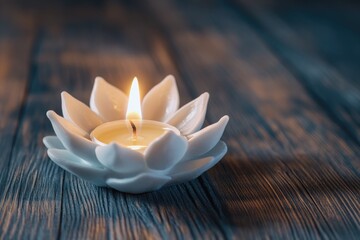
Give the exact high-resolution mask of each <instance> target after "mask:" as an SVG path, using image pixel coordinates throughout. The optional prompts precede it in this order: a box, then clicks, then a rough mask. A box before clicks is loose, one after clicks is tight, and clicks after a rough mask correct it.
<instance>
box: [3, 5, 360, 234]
mask: <svg viewBox="0 0 360 240" xmlns="http://www.w3.org/2000/svg"><path fill="white" fill-rule="evenodd" d="M359 12H360V5H359V4H358V3H356V2H342V3H341V4H340V3H336V2H327V1H326V2H325V1H318V2H313V3H311V2H304V3H302V2H300V1H261V0H257V1H245V0H226V1H200V0H199V1H180V0H179V1H150V0H147V1H140V0H139V1H127V2H120V1H96V0H94V1H58V2H56V1H5V0H0V149H1V150H2V153H1V155H0V239H132V238H138V239H144V238H149V239H151V238H153V239H191V238H193V239H270V238H271V239H293V238H295V239H357V238H358V237H359V235H360V148H359V145H360V127H359V125H360V92H359V91H360V81H359V80H358V78H359V75H360V14H359ZM167 74H173V75H174V76H175V77H176V78H177V82H178V86H179V91H180V95H181V103H182V104H184V103H186V102H187V101H189V100H190V99H193V98H195V97H197V96H198V95H199V94H201V93H202V92H204V91H208V92H209V93H210V94H211V97H210V104H209V110H208V114H207V122H214V121H216V120H217V119H219V118H220V117H221V116H222V115H225V114H228V115H230V118H231V119H230V122H229V125H228V127H227V130H226V132H225V134H224V137H223V139H224V140H225V141H226V142H227V144H228V147H229V152H228V154H227V155H226V156H225V157H224V159H223V160H222V161H221V162H220V163H219V164H217V165H216V166H215V167H214V168H212V169H211V170H210V171H208V172H207V173H205V174H203V175H202V176H201V177H199V178H198V179H196V180H194V181H191V182H188V183H184V184H180V185H177V186H172V187H167V188H164V189H163V190H160V191H158V192H153V193H147V194H140V195H130V194H124V193H120V192H117V191H114V190H112V189H107V188H99V187H96V186H94V185H92V184H90V183H88V182H85V181H83V180H81V179H79V178H77V177H75V176H73V175H71V174H70V173H68V172H65V171H63V170H62V169H61V168H59V167H57V166H56V165H55V164H54V163H52V162H51V161H50V160H49V158H48V157H47V155H46V149H45V147H44V146H43V144H42V138H43V137H44V136H45V135H49V134H52V129H51V125H50V123H49V121H48V120H47V118H46V117H45V112H46V110H48V109H53V110H55V111H57V112H60V92H61V91H63V90H66V91H68V92H70V93H71V94H73V95H74V96H76V97H78V98H79V99H81V100H83V101H84V102H88V100H89V96H90V92H91V88H92V84H93V81H94V78H95V76H98V75H100V76H103V77H104V78H105V79H107V80H108V81H109V82H111V83H112V84H114V85H116V86H118V87H119V88H122V89H126V88H127V87H128V85H129V81H131V79H132V78H133V76H135V75H136V76H137V77H138V78H139V79H140V80H141V83H142V88H143V89H144V90H145V91H146V90H148V89H149V88H150V87H151V86H152V85H154V84H156V83H157V82H159V81H160V80H161V79H162V78H163V77H164V76H166V75H167Z"/></svg>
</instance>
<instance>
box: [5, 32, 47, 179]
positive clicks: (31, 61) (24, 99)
mask: <svg viewBox="0 0 360 240" xmlns="http://www.w3.org/2000/svg"><path fill="white" fill-rule="evenodd" d="M39 42H40V34H39V32H37V33H35V35H34V38H33V41H32V45H31V47H30V53H29V59H28V63H29V64H28V65H29V71H28V74H27V77H26V84H25V88H24V92H23V97H22V99H21V105H20V109H19V113H18V118H17V122H16V127H15V132H14V136H13V138H12V140H11V150H10V154H9V158H8V164H7V168H9V166H10V164H11V159H12V157H13V155H14V146H15V144H16V141H17V139H18V137H19V131H20V128H21V124H22V122H23V120H24V115H25V110H26V104H27V100H28V97H29V92H30V88H31V84H32V80H33V76H34V74H35V72H36V66H35V65H34V60H35V58H36V56H37V53H38V50H39V47H40V44H39ZM8 174H9V172H6V176H7V177H8Z"/></svg>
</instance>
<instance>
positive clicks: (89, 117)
mask: <svg viewBox="0 0 360 240" xmlns="http://www.w3.org/2000/svg"><path fill="white" fill-rule="evenodd" d="M61 107H62V112H63V116H64V118H65V119H67V120H69V121H71V122H72V123H74V124H75V125H77V126H78V127H80V128H81V129H83V130H84V131H86V132H87V133H90V132H91V131H92V130H93V129H94V128H96V127H97V126H99V125H100V124H101V123H102V120H101V118H100V117H99V116H98V115H96V113H94V112H93V111H91V109H90V108H89V107H88V106H86V105H85V104H84V103H82V102H80V101H79V100H77V99H76V98H74V97H73V96H71V95H70V94H68V93H67V92H62V93H61Z"/></svg>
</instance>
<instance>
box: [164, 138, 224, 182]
mask: <svg viewBox="0 0 360 240" xmlns="http://www.w3.org/2000/svg"><path fill="white" fill-rule="evenodd" d="M226 151H227V147H226V144H225V143H224V142H222V141H220V142H219V143H218V144H216V146H215V147H214V148H213V149H212V150H211V151H210V152H208V153H206V154H204V155H203V156H200V157H199V158H198V159H194V160H191V161H185V162H180V163H178V164H177V165H175V166H174V167H173V168H172V169H171V171H170V172H169V173H168V175H169V176H171V182H169V184H175V183H180V182H184V181H189V180H192V179H195V178H197V177H198V176H200V175H201V174H202V173H204V172H205V171H207V170H208V169H209V168H211V167H213V166H214V165H215V164H216V163H218V162H219V161H220V159H221V158H222V157H223V156H224V155H225V154H226Z"/></svg>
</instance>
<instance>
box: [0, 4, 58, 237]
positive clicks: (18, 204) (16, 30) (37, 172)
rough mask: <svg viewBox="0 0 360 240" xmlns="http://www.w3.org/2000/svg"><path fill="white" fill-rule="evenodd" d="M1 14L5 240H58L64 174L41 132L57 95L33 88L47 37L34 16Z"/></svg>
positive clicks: (1, 232) (1, 225) (0, 222)
mask: <svg viewBox="0 0 360 240" xmlns="http://www.w3.org/2000/svg"><path fill="white" fill-rule="evenodd" d="M0 12H1V14H0V15H1V22H0V49H1V52H0V58H1V61H0V62H1V63H0V65H1V66H0V69H1V70H0V85H1V89H0V106H1V107H0V115H1V118H0V122H1V127H0V148H1V150H2V154H1V156H0V189H1V191H0V238H1V239H39V238H42V239H54V238H56V236H57V233H58V227H59V223H60V221H59V220H60V214H59V212H60V206H61V195H62V192H61V183H62V182H61V179H62V177H63V173H62V172H61V170H59V169H58V168H57V167H55V166H54V165H51V164H48V163H49V161H48V157H47V155H46V154H45V151H44V150H43V144H42V134H41V132H42V131H43V130H45V129H44V127H45V126H46V125H45V124H44V123H45V122H47V121H46V120H45V119H44V117H43V116H44V115H43V114H44V112H45V111H46V109H48V108H49V107H50V106H51V105H52V104H51V103H54V99H52V96H50V95H46V94H41V95H34V94H32V93H30V92H29V89H30V88H31V84H33V82H34V81H35V79H36V78H37V77H38V75H37V64H36V54H37V51H38V49H37V47H38V41H41V40H40V38H38V37H37V36H36V35H37V27H36V24H35V21H34V19H33V18H32V17H31V15H27V14H26V13H25V12H23V11H21V10H19V9H12V10H11V12H7V11H4V9H3V8H2V9H1V11H0ZM9 13H11V14H9ZM46 103H49V105H47V104H46ZM48 129H49V128H48ZM44 163H45V164H44Z"/></svg>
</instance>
